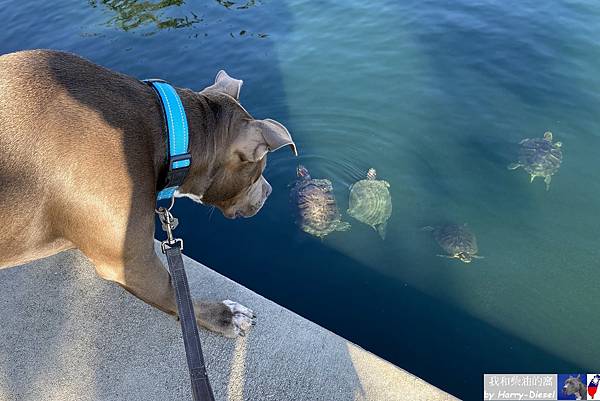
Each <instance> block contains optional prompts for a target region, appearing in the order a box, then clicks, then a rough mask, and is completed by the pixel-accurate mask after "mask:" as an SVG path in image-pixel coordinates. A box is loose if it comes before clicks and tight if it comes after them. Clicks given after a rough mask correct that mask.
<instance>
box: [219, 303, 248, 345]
mask: <svg viewBox="0 0 600 401" xmlns="http://www.w3.org/2000/svg"><path fill="white" fill-rule="evenodd" d="M223 304H225V306H227V307H228V308H229V310H230V311H231V313H232V314H233V316H232V318H231V322H232V329H233V333H234V335H235V336H245V335H246V332H247V331H248V330H250V329H251V328H252V326H254V324H256V314H255V313H254V312H253V311H252V309H250V308H246V307H245V306H244V305H242V304H239V303H237V302H234V301H231V300H229V299H226V300H225V301H223Z"/></svg>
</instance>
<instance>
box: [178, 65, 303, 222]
mask: <svg viewBox="0 0 600 401" xmlns="http://www.w3.org/2000/svg"><path fill="white" fill-rule="evenodd" d="M241 86H242V81H241V80H237V79H233V78H231V77H230V76H228V75H227V73H225V71H220V72H219V73H218V74H217V78H216V79H215V83H214V84H213V85H211V86H209V87H208V88H205V89H204V90H202V91H201V92H199V93H196V94H195V95H196V96H197V97H198V99H197V100H198V102H199V104H202V105H204V106H203V107H204V108H205V110H204V114H210V118H207V117H206V116H203V118H202V120H203V121H204V124H205V125H206V127H204V129H205V130H206V131H207V132H206V135H204V136H203V137H202V138H196V137H194V138H190V143H196V144H197V145H198V146H194V147H193V149H191V152H192V167H191V169H190V173H189V174H188V176H189V179H186V182H185V183H184V185H182V186H181V188H180V189H179V191H178V192H177V194H176V196H187V197H189V198H191V199H193V200H195V201H198V202H201V203H204V204H209V205H213V206H216V207H218V208H219V209H220V210H221V211H222V212H223V215H224V216H225V217H228V218H235V217H238V216H243V217H251V216H254V215H255V214H256V213H257V212H258V211H259V210H260V208H261V207H262V206H263V204H264V203H265V201H266V199H267V197H268V196H269V194H270V193H271V185H269V183H268V182H267V180H266V179H265V178H264V177H263V176H262V173H263V171H264V169H265V166H266V163H267V154H268V153H269V152H273V151H275V150H277V149H280V148H282V147H284V146H289V147H290V148H291V149H292V151H293V152H294V154H295V155H297V151H296V145H295V144H294V141H293V140H292V137H291V135H290V133H289V131H288V130H287V129H286V128H285V127H284V126H283V125H282V124H280V123H278V122H277V121H274V120H271V119H266V120H255V119H254V118H252V116H251V115H250V114H249V113H248V112H247V111H246V110H245V109H244V108H243V107H242V106H241V105H240V103H239V95H240V89H241ZM192 135H195V133H193V132H190V136H192Z"/></svg>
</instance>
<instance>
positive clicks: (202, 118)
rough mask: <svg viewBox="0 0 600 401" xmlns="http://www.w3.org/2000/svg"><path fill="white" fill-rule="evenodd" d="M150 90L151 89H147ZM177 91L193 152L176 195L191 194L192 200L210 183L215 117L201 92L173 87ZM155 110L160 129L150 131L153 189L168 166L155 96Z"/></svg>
mask: <svg viewBox="0 0 600 401" xmlns="http://www.w3.org/2000/svg"><path fill="white" fill-rule="evenodd" d="M149 89H150V88H149ZM175 89H176V91H177V94H178V95H179V97H180V98H181V102H182V104H183V107H184V109H185V113H186V116H187V121H188V127H189V128H188V129H189V145H188V149H189V153H190V154H191V155H192V163H191V165H190V170H189V171H188V173H187V176H186V177H185V179H184V181H183V183H182V184H181V186H180V187H179V189H178V193H179V194H185V193H190V194H193V195H195V197H192V199H194V200H200V199H201V198H202V194H203V193H204V192H205V191H206V189H207V188H208V187H209V186H210V183H211V174H210V171H211V169H212V166H213V165H214V160H215V156H216V155H215V154H214V152H213V150H214V149H215V147H214V137H213V136H214V133H215V131H216V116H215V115H214V112H213V110H212V109H211V108H210V106H209V100H208V99H207V98H206V97H205V96H204V95H202V94H199V93H195V92H193V91H191V90H189V89H182V88H175ZM155 102H156V105H155V108H156V110H155V111H154V114H156V117H155V118H154V120H156V121H157V122H159V123H160V125H159V127H160V128H159V129H156V130H152V131H156V132H154V133H153V135H152V138H153V141H152V148H153V152H152V153H153V155H154V159H153V165H154V182H155V183H156V190H158V189H159V185H160V184H161V183H160V182H159V179H160V178H161V177H164V176H165V174H166V171H167V169H168V163H167V160H168V159H167V154H168V150H167V149H168V148H167V144H168V141H167V136H168V133H167V132H165V128H164V127H165V124H164V122H163V121H162V117H161V111H160V107H162V106H161V105H160V102H159V101H158V98H156V99H155Z"/></svg>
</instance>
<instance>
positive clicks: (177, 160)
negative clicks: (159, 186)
mask: <svg viewBox="0 0 600 401" xmlns="http://www.w3.org/2000/svg"><path fill="white" fill-rule="evenodd" d="M181 162H183V163H181ZM186 162H187V163H186ZM182 164H183V165H182ZM191 165H192V155H191V154H189V153H182V154H179V155H173V156H169V168H168V170H167V174H166V176H165V181H164V184H163V187H164V188H168V187H178V186H180V185H181V184H183V180H184V179H185V176H186V175H187V173H188V171H189V170H190V166H191Z"/></svg>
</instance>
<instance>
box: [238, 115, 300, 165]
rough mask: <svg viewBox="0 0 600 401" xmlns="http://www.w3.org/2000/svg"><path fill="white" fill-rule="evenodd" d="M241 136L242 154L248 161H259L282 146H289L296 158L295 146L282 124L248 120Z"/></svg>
mask: <svg viewBox="0 0 600 401" xmlns="http://www.w3.org/2000/svg"><path fill="white" fill-rule="evenodd" d="M245 130H247V131H248V132H247V133H246V135H243V136H242V137H243V146H242V153H244V155H245V157H246V158H247V159H248V160H250V161H255V162H256V161H259V160H261V159H262V158H263V157H265V155H266V154H267V153H268V152H274V151H276V150H277V149H280V148H282V147H284V146H289V147H290V149H291V150H292V152H293V153H294V155H295V156H298V150H297V149H296V144H295V143H294V141H293V140H292V136H291V135H290V132H289V131H288V130H287V128H285V127H284V126H283V124H281V123H279V122H277V121H275V120H271V119H266V120H250V121H248V122H247V124H246V127H245Z"/></svg>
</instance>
